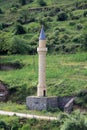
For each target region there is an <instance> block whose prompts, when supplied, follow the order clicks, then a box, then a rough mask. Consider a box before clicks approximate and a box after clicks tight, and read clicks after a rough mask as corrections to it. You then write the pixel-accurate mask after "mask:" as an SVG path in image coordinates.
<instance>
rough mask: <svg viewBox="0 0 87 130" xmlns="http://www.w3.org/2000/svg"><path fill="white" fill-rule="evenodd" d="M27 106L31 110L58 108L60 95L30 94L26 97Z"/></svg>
mask: <svg viewBox="0 0 87 130" xmlns="http://www.w3.org/2000/svg"><path fill="white" fill-rule="evenodd" d="M26 106H27V107H28V109H30V110H48V109H51V108H52V109H53V108H58V97H38V96H29V97H27V98H26Z"/></svg>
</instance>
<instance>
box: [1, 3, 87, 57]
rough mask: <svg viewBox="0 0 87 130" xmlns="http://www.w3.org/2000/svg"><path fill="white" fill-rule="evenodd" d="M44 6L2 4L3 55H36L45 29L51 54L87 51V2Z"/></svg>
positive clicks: (35, 4) (38, 4) (47, 4)
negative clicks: (41, 34) (42, 30)
mask: <svg viewBox="0 0 87 130" xmlns="http://www.w3.org/2000/svg"><path fill="white" fill-rule="evenodd" d="M44 2H45V4H43V3H42V4H41V3H40V0H31V1H29V0H27V1H26V4H25V5H21V2H19V1H17V0H15V1H12V0H6V1H3V0H0V40H1V42H0V54H35V53H36V47H37V43H38V37H39V31H40V28H41V25H44V29H45V33H46V37H47V47H48V50H49V53H50V52H51V53H75V52H78V51H86V43H87V39H86V36H87V33H86V30H87V29H86V27H87V22H86V21H87V2H86V1H85V0H84V1H83V0H78V1H77V0H74V1H71V0H58V1H57V2H56V1H55V0H53V1H52V0H48V1H45V0H44ZM8 3H9V4H8ZM18 48H19V49H18Z"/></svg>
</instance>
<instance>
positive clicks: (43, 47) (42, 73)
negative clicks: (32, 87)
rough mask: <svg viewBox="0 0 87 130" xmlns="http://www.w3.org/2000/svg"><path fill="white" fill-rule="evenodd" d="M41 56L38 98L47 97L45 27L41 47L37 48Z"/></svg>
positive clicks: (42, 32)
mask: <svg viewBox="0 0 87 130" xmlns="http://www.w3.org/2000/svg"><path fill="white" fill-rule="evenodd" d="M37 52H38V55H39V61H38V62H39V63H38V64H39V76H38V86H37V96H39V97H44V96H46V52H47V48H46V37H45V34H44V30H43V27H42V29H41V32H40V37H39V47H38V48H37Z"/></svg>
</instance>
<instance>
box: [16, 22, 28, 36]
mask: <svg viewBox="0 0 87 130" xmlns="http://www.w3.org/2000/svg"><path fill="white" fill-rule="evenodd" d="M25 33H26V31H25V29H24V27H23V26H22V25H21V24H17V25H16V26H15V35H17V34H25Z"/></svg>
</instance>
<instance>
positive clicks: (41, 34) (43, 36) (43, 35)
mask: <svg viewBox="0 0 87 130" xmlns="http://www.w3.org/2000/svg"><path fill="white" fill-rule="evenodd" d="M39 40H46V37H45V33H44V29H43V26H42V28H41V32H40V36H39Z"/></svg>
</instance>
